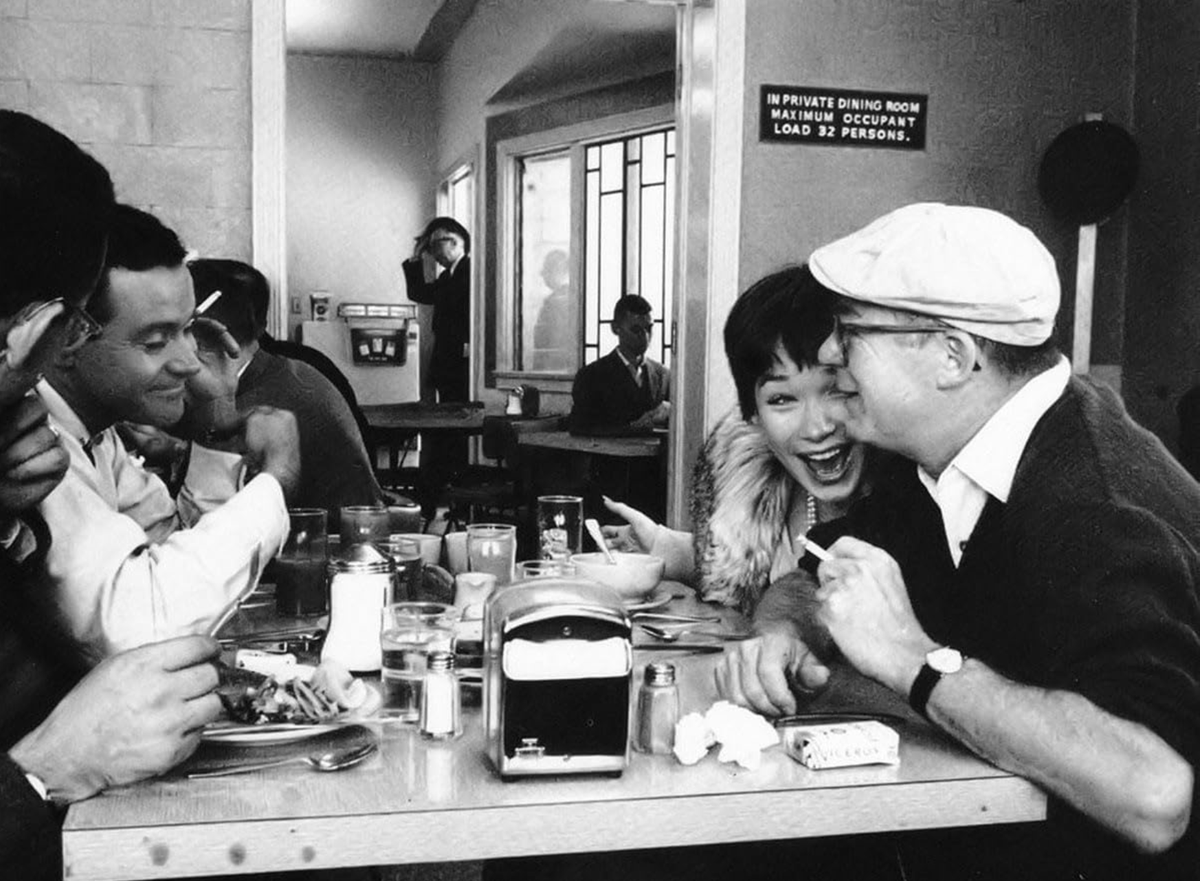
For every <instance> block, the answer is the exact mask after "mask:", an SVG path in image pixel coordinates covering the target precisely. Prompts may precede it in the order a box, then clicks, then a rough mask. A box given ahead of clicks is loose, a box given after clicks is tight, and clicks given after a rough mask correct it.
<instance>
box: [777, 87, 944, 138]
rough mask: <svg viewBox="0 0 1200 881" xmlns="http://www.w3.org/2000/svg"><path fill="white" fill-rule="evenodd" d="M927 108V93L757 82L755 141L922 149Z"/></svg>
mask: <svg viewBox="0 0 1200 881" xmlns="http://www.w3.org/2000/svg"><path fill="white" fill-rule="evenodd" d="M928 109H929V96H928V95H909V94H903V93H900V92H860V91H852V90H849V89H822V88H816V87H811V86H762V88H761V92H760V96H759V106H758V139H759V140H760V141H783V142H788V143H796V144H831V145H845V146H851V147H891V148H894V149H899V150H924V149H925V116H926V112H927V110H928Z"/></svg>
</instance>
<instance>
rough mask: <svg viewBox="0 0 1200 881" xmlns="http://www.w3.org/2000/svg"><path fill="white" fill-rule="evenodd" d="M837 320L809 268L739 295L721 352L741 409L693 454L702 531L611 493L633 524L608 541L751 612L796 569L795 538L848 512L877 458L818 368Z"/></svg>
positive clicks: (697, 523) (831, 378) (695, 506)
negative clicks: (672, 523)
mask: <svg viewBox="0 0 1200 881" xmlns="http://www.w3.org/2000/svg"><path fill="white" fill-rule="evenodd" d="M832 324H833V317H832V313H831V312H830V309H829V302H828V300H827V299H826V295H825V294H824V293H823V291H822V289H821V287H820V285H818V284H817V283H816V281H815V280H814V279H813V277H812V274H811V273H810V272H809V271H808V267H807V266H800V267H793V268H789V269H785V270H782V271H780V272H776V273H773V274H771V275H768V276H766V277H765V278H763V279H761V280H759V281H758V282H756V283H755V284H754V285H753V286H751V287H750V288H749V289H748V290H747V291H746V292H745V293H743V294H742V295H741V296H740V297H738V299H737V302H736V303H734V306H733V309H732V310H731V311H730V313H729V318H728V319H727V320H726V322H725V354H726V356H727V357H728V359H729V367H730V370H731V371H732V373H733V381H734V384H735V385H736V387H737V394H738V405H739V406H738V410H731V411H730V413H729V414H728V415H726V416H725V417H724V418H723V419H722V420H721V422H720V423H718V424H717V426H716V428H714V429H713V432H712V434H711V435H709V437H708V440H707V441H706V442H705V444H704V448H703V450H702V451H701V453H700V457H699V459H698V460H697V463H696V468H695V471H694V474H693V487H692V505H691V515H692V523H693V524H694V527H695V532H694V533H689V532H680V531H678V530H674V529H668V528H667V527H665V526H662V525H660V524H658V523H655V522H654V521H653V520H651V519H650V518H649V517H647V516H645V515H644V514H642V513H641V512H640V511H637V510H635V509H633V508H630V507H629V506H628V505H623V504H620V503H617V502H612V501H610V500H607V499H606V500H605V504H606V505H608V507H609V509H610V510H611V511H613V513H615V514H617V515H619V516H621V517H623V518H624V519H625V520H626V521H627V522H628V523H629V525H628V526H621V527H611V526H610V527H606V529H605V531H606V535H607V536H608V537H609V538H610V541H609V544H610V545H612V546H614V547H618V548H621V549H623V550H648V551H649V552H650V553H653V554H656V555H658V556H661V557H663V558H664V559H665V560H666V564H667V566H666V572H665V577H667V578H671V579H674V580H677V581H685V582H688V583H691V584H694V585H695V586H696V588H697V590H698V591H699V593H700V595H701V597H703V598H704V599H706V600H709V601H711V602H718V603H723V604H725V605H736V606H739V607H740V608H741V609H742V610H743V611H747V612H749V611H750V610H752V609H753V607H754V605H755V604H756V603H757V601H758V598H759V596H760V595H761V594H762V591H763V590H764V589H765V588H766V586H767V585H768V584H770V583H771V582H772V581H775V580H776V579H778V578H779V577H780V576H782V575H785V574H787V573H788V572H791V571H792V570H794V569H795V568H796V560H797V558H798V556H799V549H798V548H797V547H796V546H795V544H794V542H795V537H797V536H801V535H804V534H805V533H807V532H808V530H809V529H810V528H811V527H812V526H813V525H815V524H817V523H820V522H823V521H825V520H831V519H833V518H835V517H839V516H841V515H842V514H843V513H845V511H846V509H847V508H848V507H849V505H850V503H851V502H853V501H854V500H855V499H856V498H858V497H859V496H860V495H863V494H865V493H866V492H867V490H868V486H869V481H868V470H869V469H868V464H869V463H868V460H869V459H870V456H869V455H868V453H867V450H866V449H865V448H864V447H863V446H862V445H861V444H856V443H854V442H852V441H850V440H849V439H848V438H847V437H846V432H845V429H844V427H843V424H842V407H843V403H842V399H841V396H840V395H839V393H838V391H837V387H836V382H835V380H836V378H837V377H836V369H835V368H832V367H823V366H821V365H819V364H818V363H817V349H818V348H819V347H820V345H821V343H822V341H823V340H824V339H825V338H826V337H827V336H828V335H829V332H830V330H831V328H832ZM739 411H740V412H739Z"/></svg>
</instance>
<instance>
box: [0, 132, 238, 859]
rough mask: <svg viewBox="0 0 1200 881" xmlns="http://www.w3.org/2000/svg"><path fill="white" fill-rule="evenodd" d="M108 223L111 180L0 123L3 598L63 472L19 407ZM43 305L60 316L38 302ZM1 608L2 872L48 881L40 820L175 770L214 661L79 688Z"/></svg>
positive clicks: (169, 651)
mask: <svg viewBox="0 0 1200 881" xmlns="http://www.w3.org/2000/svg"><path fill="white" fill-rule="evenodd" d="M112 208H113V187H112V181H111V180H110V179H109V176H108V172H107V171H105V170H104V168H103V167H102V166H101V165H100V164H99V163H98V162H96V161H95V160H94V159H92V157H90V156H88V155H87V154H86V153H84V152H83V151H82V150H80V149H79V148H78V147H77V146H76V145H75V144H73V143H72V142H71V141H70V140H68V139H67V138H65V137H64V136H63V135H61V134H59V133H58V132H56V131H55V130H53V129H51V128H50V127H49V126H47V125H44V124H43V123H40V122H38V121H37V120H35V119H33V118H32V117H30V116H27V115H26V114H23V113H16V112H14V111H9V110H0V523H2V524H3V525H4V530H3V531H4V536H5V538H4V542H3V545H4V553H2V554H0V584H3V585H4V586H5V587H7V588H10V589H12V590H13V591H15V589H16V588H17V587H18V586H19V585H21V583H22V582H23V581H25V580H26V579H27V578H28V577H29V571H30V569H31V568H32V567H33V566H34V565H36V563H37V562H38V560H39V559H40V557H41V556H42V555H44V554H45V551H46V545H45V543H46V542H47V541H48V536H47V535H46V532H45V529H44V524H42V523H41V521H40V518H39V517H38V516H37V514H36V513H30V510H29V509H30V508H31V507H32V506H34V505H36V504H37V503H38V502H40V501H41V500H42V499H43V498H45V496H46V495H47V494H48V493H49V492H50V491H51V490H52V489H53V488H54V487H55V486H56V485H57V484H58V482H59V481H60V480H61V478H62V476H63V473H64V472H65V471H66V468H67V466H68V462H69V460H68V457H67V454H66V452H65V451H64V450H63V449H62V446H61V444H60V442H59V440H58V438H57V437H56V436H55V435H54V433H53V432H52V431H51V430H50V429H49V426H48V425H47V423H46V410H45V406H44V405H43V404H42V402H41V401H40V400H39V399H38V398H37V397H36V396H30V395H27V394H26V393H27V392H28V391H29V390H30V389H31V388H32V386H33V384H34V382H35V380H36V378H37V375H38V373H39V372H40V370H41V369H42V368H43V367H44V365H45V363H46V361H47V360H49V359H50V358H52V357H53V356H54V355H55V353H56V352H58V351H59V350H61V349H69V348H72V347H73V346H78V345H80V344H81V343H82V341H83V340H84V339H85V338H86V337H87V336H88V335H89V333H90V332H91V331H92V328H91V326H90V325H89V324H88V322H87V320H86V319H85V318H83V317H81V316H80V312H79V311H78V310H80V309H82V307H83V306H84V305H85V304H86V303H87V299H88V297H89V296H90V295H91V293H92V291H93V289H94V288H95V285H96V280H97V278H98V276H99V273H100V271H101V268H102V266H103V260H104V249H105V243H106V240H107V235H108V224H109V215H110V212H111V211H112ZM55 296H57V297H61V298H62V301H61V302H50V301H48V300H44V299H41V298H43V297H55ZM35 310H38V311H36V313H35ZM4 607H5V613H4V615H3V616H0V667H2V668H3V670H4V676H3V677H2V679H0V750H7V753H5V754H3V755H0V865H3V867H4V874H5V876H6V877H13V878H23V879H35V878H47V879H61V878H62V845H61V840H60V835H59V824H60V821H61V813H60V811H58V810H57V809H56V808H55V807H54V805H59V806H61V805H65V804H67V803H70V802H72V801H78V800H80V799H84V798H88V797H90V796H92V795H94V794H95V793H96V792H97V791H99V790H100V789H103V788H105V787H107V786H112V785H121V784H125V783H131V782H133V781H135V780H139V779H141V778H143V777H147V776H151V775H154V774H159V773H162V772H163V771H165V770H167V769H168V768H170V767H171V766H172V765H174V764H176V763H177V762H179V761H181V760H183V759H184V758H186V757H187V756H188V755H189V754H190V753H191V752H192V750H194V749H195V747H196V744H197V743H198V741H199V733H198V732H199V729H200V728H201V727H202V726H203V725H204V724H206V723H208V722H210V721H212V720H213V719H215V718H216V716H217V714H218V712H219V710H220V702H219V700H218V699H217V697H216V694H215V693H214V690H215V688H216V685H217V674H216V670H215V668H214V667H213V665H212V664H211V663H210V662H211V661H212V660H213V659H214V658H216V656H217V653H218V647H217V644H216V642H215V641H213V640H211V639H208V638H206V637H199V636H192V637H184V638H181V639H175V640H169V641H166V642H162V643H156V644H153V645H148V646H144V647H142V648H139V649H135V650H133V651H130V652H125V653H122V654H120V655H117V656H115V657H113V658H111V659H109V660H107V661H105V662H104V663H102V664H101V665H100V666H98V667H96V668H95V669H94V670H92V671H91V673H89V674H88V675H87V676H86V677H85V678H83V680H82V681H79V680H80V676H81V675H82V670H80V669H79V668H77V667H75V666H73V665H72V664H71V663H70V662H69V660H70V659H69V657H68V656H67V654H66V653H63V652H62V646H61V645H60V644H59V643H56V642H55V641H53V640H52V639H50V638H48V636H49V635H48V633H47V632H46V628H44V627H43V626H42V624H43V623H44V622H40V621H38V620H36V617H35V616H34V615H32V614H31V612H32V610H31V609H30V608H28V607H27V606H26V605H25V604H24V603H22V602H21V598H20V596H19V594H16V593H15V592H14V593H10V595H9V596H8V597H6V599H5V604H4Z"/></svg>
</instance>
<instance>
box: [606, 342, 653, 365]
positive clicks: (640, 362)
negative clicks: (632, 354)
mask: <svg viewBox="0 0 1200 881" xmlns="http://www.w3.org/2000/svg"><path fill="white" fill-rule="evenodd" d="M613 351H614V352H616V353H617V357H618V358H620V359H621V360H622V361H624V362H625V366H626V367H628V368H629V369H630V370H640V369H641V368H642V365H643V364H644V363H646V356H645V355H643V356H642V357H641V358H638V359H637V360H636V361H630V360H629V359H628V358H626V357H625V353H624V352H622V351H621V347H620V346H617V347H616V348H615V349H613Z"/></svg>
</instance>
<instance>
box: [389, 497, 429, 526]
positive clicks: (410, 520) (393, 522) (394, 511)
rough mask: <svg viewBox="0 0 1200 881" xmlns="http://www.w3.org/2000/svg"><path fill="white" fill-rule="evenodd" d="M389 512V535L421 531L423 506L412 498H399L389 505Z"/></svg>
mask: <svg viewBox="0 0 1200 881" xmlns="http://www.w3.org/2000/svg"><path fill="white" fill-rule="evenodd" d="M387 513H388V535H393V534H395V533H398V532H420V531H421V524H422V520H421V506H420V505H418V504H417V503H416V502H414V501H412V500H411V499H407V498H404V497H400V498H397V499H396V501H395V503H394V504H391V505H388V506H387Z"/></svg>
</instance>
